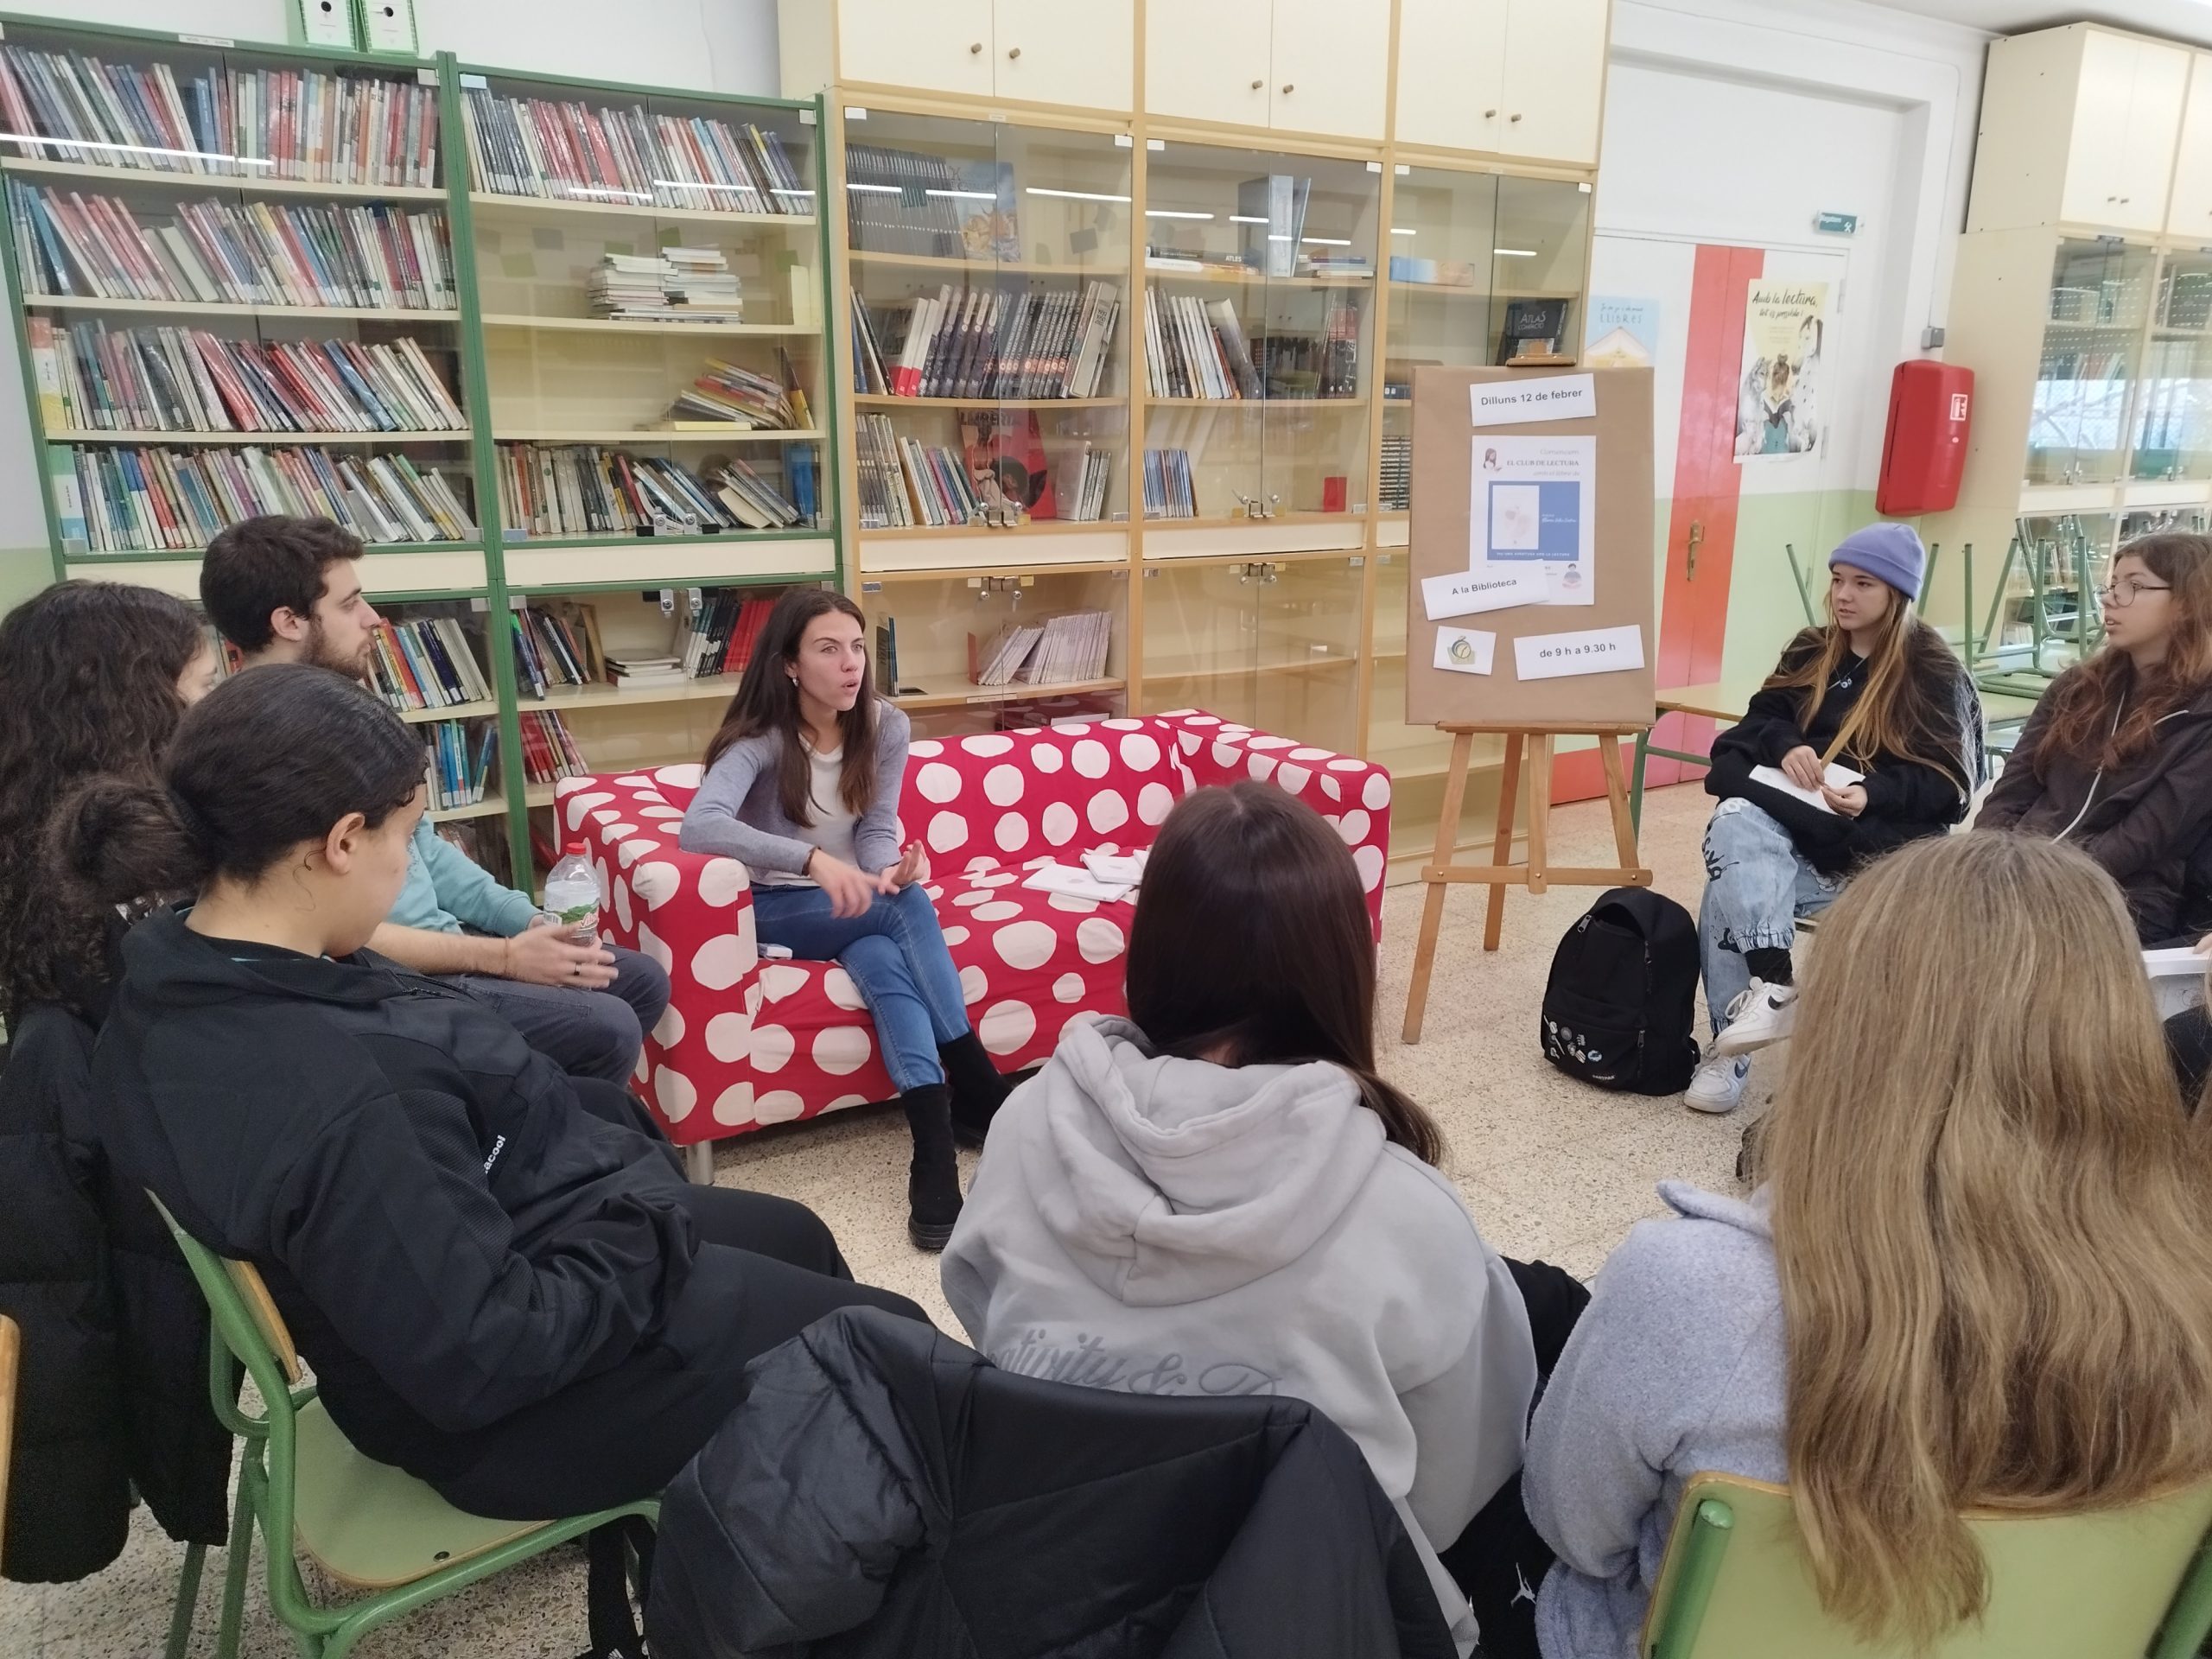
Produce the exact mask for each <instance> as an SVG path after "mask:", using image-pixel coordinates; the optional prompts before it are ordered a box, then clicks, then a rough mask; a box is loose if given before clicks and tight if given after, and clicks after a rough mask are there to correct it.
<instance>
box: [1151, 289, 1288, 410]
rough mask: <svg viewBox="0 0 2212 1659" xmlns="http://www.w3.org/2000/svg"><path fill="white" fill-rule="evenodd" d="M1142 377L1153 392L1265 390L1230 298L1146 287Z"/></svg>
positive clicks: (1247, 393)
mask: <svg viewBox="0 0 2212 1659" xmlns="http://www.w3.org/2000/svg"><path fill="white" fill-rule="evenodd" d="M1144 327H1145V354H1144V361H1145V381H1146V385H1147V390H1148V391H1150V392H1151V395H1152V396H1154V397H1204V398H1209V399H1219V400H1227V399H1232V398H1240V397H1261V396H1262V395H1263V393H1262V389H1261V384H1260V376H1259V372H1258V371H1257V369H1256V368H1255V366H1254V365H1253V361H1252V353H1251V351H1250V349H1249V347H1248V346H1246V344H1245V340H1244V327H1243V322H1242V321H1240V320H1239V318H1238V317H1237V315H1236V306H1235V305H1234V304H1232V303H1231V302H1229V301H1228V300H1215V301H1213V302H1211V304H1209V303H1208V302H1205V301H1203V300H1199V299H1195V298H1193V297H1192V296H1189V295H1168V294H1162V293H1161V292H1160V289H1159V288H1158V286H1157V285H1147V288H1146V289H1145V291H1144Z"/></svg>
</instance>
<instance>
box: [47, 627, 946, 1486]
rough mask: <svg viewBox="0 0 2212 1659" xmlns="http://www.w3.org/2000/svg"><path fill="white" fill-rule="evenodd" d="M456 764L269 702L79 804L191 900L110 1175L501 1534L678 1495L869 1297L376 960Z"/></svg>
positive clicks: (124, 1090) (618, 1098)
mask: <svg viewBox="0 0 2212 1659" xmlns="http://www.w3.org/2000/svg"><path fill="white" fill-rule="evenodd" d="M423 793H424V791H423V753H422V749H421V747H420V745H419V744H418V743H417V742H416V739H415V736H414V734H412V733H411V732H410V731H409V730H408V728H407V727H406V726H405V724H404V723H403V722H402V721H400V719H399V717H398V716H397V715H395V714H394V713H393V712H392V711H391V709H387V708H385V706H384V705H383V704H382V703H381V702H378V700H377V699H376V698H375V697H374V696H372V695H371V694H370V693H369V692H368V691H367V690H365V688H363V687H362V686H361V685H360V684H359V683H357V682H354V681H352V680H350V679H347V678H346V677H341V676H340V675H337V674H334V673H332V672H330V671H327V670H323V669H320V668H313V667H309V666H307V665H305V664H279V665H277V666H273V667H269V668H263V669H257V670H255V671H253V672H251V673H248V674H241V675H238V676H236V677H233V678H232V679H231V680H229V681H226V683H224V684H223V685H221V686H219V687H218V688H217V689H216V690H214V691H213V692H212V693H211V694H210V695H209V696H207V698H205V699H204V700H203V701H202V702H200V704H199V705H198V706H196V707H195V708H194V709H193V710H192V712H191V713H190V714H189V715H187V716H186V717H185V719H184V720H183V721H182V722H181V724H180V725H179V727H178V728H177V733H176V737H175V741H174V742H173V743H172V744H171V746H170V748H169V752H168V758H167V760H166V761H165V763H164V765H163V768H162V776H161V778H160V779H159V780H158V781H156V782H147V781H144V780H127V779H99V780H95V781H93V782H92V783H89V784H86V785H84V786H83V788H82V789H80V790H79V791H78V793H77V794H76V795H75V796H74V797H73V798H71V799H70V800H69V801H67V802H66V803H65V804H63V805H62V807H61V809H60V820H59V823H58V824H57V830H56V834H57V844H58V846H59V847H60V850H61V862H62V865H63V872H64V874H65V875H66V877H67V879H69V880H73V881H74V882H77V883H79V884H81V886H82V887H83V888H84V889H85V891H86V893H87V895H88V896H89V897H91V898H93V899H98V900H100V901H106V900H108V899H111V898H113V897H114V896H116V895H118V894H130V893H149V892H175V891H186V892H190V893H194V894H195V895H196V897H195V898H194V900H193V901H192V902H189V903H188V904H186V905H183V906H179V907H176V908H174V909H168V910H162V911H159V912H156V913H155V914H153V915H151V916H149V917H148V918H146V919H145V920H144V921H143V922H141V923H140V924H139V925H137V927H135V928H134V929H132V930H131V931H130V935H129V936H128V938H126V939H125V941H124V963H125V969H124V977H123V980H122V982H121V983H120V984H119V985H118V987H117V988H116V993H115V996H114V1001H113V1006H112V1008H111V1013H110V1014H109V1017H108V1020H107V1023H106V1025H105V1027H103V1028H102V1030H101V1033H100V1035H99V1041H98V1043H97V1045H96V1046H95V1047H94V1050H93V1054H92V1082H93V1086H94V1090H95V1092H96V1094H97V1096H98V1097H99V1099H100V1101H101V1103H102V1106H103V1109H104V1112H105V1119H106V1129H107V1134H108V1139H109V1152H110V1155H111V1157H112V1158H113V1159H114V1160H115V1161H116V1162H117V1164H118V1166H119V1167H120V1168H121V1169H122V1170H123V1171H124V1173H125V1174H127V1175H128V1176H129V1177H130V1179H132V1180H134V1181H135V1182H136V1183H137V1185H140V1186H142V1187H144V1188H148V1189H150V1190H151V1191H152V1192H154V1193H155V1194H156V1196H157V1197H158V1198H160V1199H161V1200H162V1203H163V1204H165V1205H168V1208H169V1210H170V1211H171V1212H172V1213H174V1214H175V1217H177V1220H178V1221H179V1223H180V1224H181V1225H182V1226H183V1227H184V1229H185V1230H186V1231H187V1232H188V1233H190V1234H191V1235H192V1236H194V1238H196V1239H198V1240H199V1241H200V1243H202V1244H205V1245H206V1246H207V1247H208V1248H209V1249H213V1250H215V1251H217V1252H219V1253H220V1254H222V1255H226V1256H232V1257H236V1258H239V1259H242V1260H245V1261H246V1262H251V1263H252V1264H253V1265H254V1266H255V1267H256V1268H259V1269H260V1271H261V1273H262V1274H263V1276H264V1278H265V1279H266V1280H267V1281H268V1284H269V1288H270V1294H272V1295H273V1296H274V1297H275V1298H276V1301H277V1307H278V1309H279V1310H280V1311H281V1312H282V1313H283V1316H284V1319H285V1320H286V1323H287V1324H288V1325H289V1327H290V1329H291V1332H292V1333H293V1335H294V1337H295V1338H296V1339H297V1341H298V1343H299V1346H300V1349H301V1351H302V1353H303V1354H305V1355H306V1356H307V1357H308V1362H309V1363H311V1364H312V1365H313V1366H314V1368H315V1376H316V1381H317V1383H318V1385H319V1386H320V1389H321V1398H322V1400H323V1402H325V1403H326V1404H327V1406H328V1408H329V1409H330V1414H331V1417H332V1419H333V1421H335V1422H336V1424H337V1425H338V1427H340V1429H341V1430H342V1431H343V1432H344V1433H345V1434H346V1437H347V1438H348V1439H349V1440H351V1441H352V1442H353V1444H354V1445H355V1446H358V1447H359V1449H360V1450H361V1451H362V1452H365V1453H366V1454H367V1455H368V1456H370V1457H372V1458H374V1459H377V1460H378V1461H379V1462H383V1463H389V1464H392V1465H396V1466H397V1467H399V1468H402V1469H404V1470H406V1471H408V1472H410V1474H413V1475H415V1476H416V1477H417V1478H421V1479H423V1480H426V1481H428V1482H429V1483H430V1484H432V1485H433V1486H435V1488H436V1489H437V1490H438V1491H440V1492H442V1493H443V1494H444V1496H445V1497H447V1498H448V1500H450V1501H451V1502H453V1503H455V1504H457V1505H459V1506H460V1507H461V1508H462V1509H465V1510H469V1511H471V1512H472V1513H474V1514H479V1515H488V1516H512V1517H517V1518H531V1519H540V1518H543V1517H545V1516H562V1515H571V1514H575V1513H578V1512H581V1511H584V1510H592V1509H596V1508H601V1507H604V1506H607V1505H611V1504H615V1503H625V1502H628V1501H631V1500H632V1499H635V1498H639V1497H646V1496H649V1495H651V1494H652V1493H655V1492H658V1491H659V1490H660V1488H661V1487H662V1486H663V1485H664V1484H665V1483H666V1482H667V1481H668V1480H669V1478H671V1477H672V1476H673V1475H674V1474H675V1472H676V1471H677V1469H679V1468H680V1467H682V1465H683V1463H684V1462H685V1461H686V1460H688V1459H690V1456H691V1454H692V1453H693V1452H696V1450H697V1449H698V1448H699V1446H702V1445H703V1444H704V1443H705V1441H706V1440H707V1438H708V1436H709V1434H711V1433H713V1432H714V1430H715V1428H716V1427H718V1426H719V1425H720V1423H721V1420H722V1418H723V1417H724V1416H726V1415H727V1414H728V1411H729V1409H730V1408H731V1407H732V1406H733V1405H734V1403H735V1402H736V1401H737V1399H738V1398H739V1396H740V1395H741V1392H742V1389H743V1383H742V1372H743V1369H744V1367H745V1365H746V1363H747V1362H748V1361H750V1360H751V1359H752V1358H753V1357H754V1356H755V1355H757V1354H759V1353H760V1352H762V1351H765V1350H766V1349H767V1348H770V1347H772V1346H773V1345H775V1344H777V1343H779V1342H780V1341H782V1340H784V1339H785V1338H788V1337H790V1336H791V1335H792V1334H793V1333H795V1332H798V1331H799V1330H801V1329H803V1328H804V1326H805V1325H809V1324H810V1323H811V1322H812V1321H813V1320H815V1319H818V1318H820V1317H821V1316H822V1315H823V1314H824V1313H829V1312H830V1311H832V1310H833V1309H835V1308H837V1307H841V1306H849V1305H853V1304H856V1303H861V1304H867V1305H870V1306H879V1307H883V1308H886V1309H887V1310H889V1311H891V1312H894V1313H899V1314H901V1315H904V1316H906V1317H910V1318H916V1319H918V1318H920V1317H922V1315H921V1313H920V1311H919V1310H918V1308H916V1307H915V1306H913V1304H912V1303H911V1302H908V1301H906V1300H905V1299H904V1298H902V1297H897V1296H893V1295H890V1294H887V1293H885V1292H880V1291H874V1290H870V1289H868V1288H866V1287H861V1286H856V1285H854V1284H853V1283H851V1282H850V1280H849V1275H848V1274H846V1272H845V1268H844V1263H843V1261H842V1257H841V1256H840V1255H838V1252H837V1249H836V1241H835V1240H834V1239H833V1238H832V1237H831V1236H830V1234H829V1230H828V1229H827V1228H826V1227H824V1226H823V1224H822V1223H821V1222H820V1221H819V1220H817V1218H816V1217H814V1216H813V1215H812V1214H811V1213H810V1211H807V1210H806V1209H804V1207H803V1206H801V1205H796V1204H791V1203H789V1202H788V1201H786V1200H784V1199H779V1198H767V1197H765V1196H762V1195H760V1194H755V1193H749V1192H736V1191H734V1190H731V1189H728V1188H720V1187H706V1186H695V1185H690V1184H689V1183H687V1182H686V1181H685V1180H684V1179H683V1175H682V1173H681V1172H680V1170H679V1169H678V1167H677V1160H676V1157H675V1155H674V1154H673V1152H672V1151H671V1149H670V1148H669V1147H667V1146H666V1145H665V1143H664V1142H662V1141H658V1139H657V1138H655V1137H654V1136H653V1135H652V1134H651V1133H650V1128H649V1125H648V1124H647V1123H646V1122H645V1119H644V1117H643V1116H642V1111H641V1109H639V1107H638V1105H637V1103H636V1102H635V1101H634V1100H632V1098H631V1097H630V1096H628V1095H627V1094H626V1093H625V1092H624V1091H623V1090H621V1089H620V1087H619V1086H618V1085H616V1084H611V1083H607V1082H604V1081H601V1080H600V1079H596V1078H576V1077H570V1076H569V1074H567V1073H566V1072H564V1071H562V1070H561V1069H560V1068H559V1067H558V1066H556V1065H554V1064H553V1063H552V1061H551V1060H550V1059H549V1058H546V1057H545V1056H544V1055H543V1054H541V1053H538V1052H537V1051H535V1050H534V1049H532V1048H531V1046H529V1045H528V1044H526V1043H525V1042H524V1040H523V1039H522V1038H521V1036H520V1035H519V1034H518V1033H517V1032H516V1030H515V1028H514V1027H512V1025H510V1024H509V1023H508V1022H507V1021H506V1020H504V1019H502V1018H500V1017H499V1014H496V1013H494V1012H493V1011H492V1010H491V1009H489V1008H487V1007H485V1006H484V1005H483V1004H482V1003H481V1002H480V1001H478V1000H476V999H475V998H474V997H473V996H470V995H467V993H465V992H463V991H461V990H458V989H456V988H453V987H450V986H448V985H447V984H445V983H444V982H442V981H440V980H437V979H433V978H426V977H423V976H420V975H416V974H413V973H410V972H408V971H407V970H406V969H404V968H402V967H400V966H399V965H398V964H397V963H392V962H391V961H389V960H387V959H385V958H383V957H379V956H378V955H377V954H376V953H375V952H374V951H372V950H369V949H367V948H365V947H366V946H367V944H368V943H369V941H370V940H371V939H372V938H373V937H375V936H376V935H377V933H378V931H380V929H381V928H382V926H383V923H384V918H385V916H386V915H387V914H389V913H390V911H391V904H392V900H393V899H394V898H395V897H396V896H397V893H398V892H399V890H400V887H402V886H403V885H404V883H405V881H406V880H407V879H408V868H409V847H410V843H411V841H412V837H413V834H414V829H415V824H416V821H417V819H418V818H419V817H420V816H421V814H422V811H423Z"/></svg>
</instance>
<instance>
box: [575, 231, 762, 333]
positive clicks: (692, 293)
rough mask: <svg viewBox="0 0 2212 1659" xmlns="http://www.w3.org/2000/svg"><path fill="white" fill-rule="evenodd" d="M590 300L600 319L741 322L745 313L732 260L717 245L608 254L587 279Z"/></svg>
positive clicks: (594, 313) (587, 293) (586, 298)
mask: <svg viewBox="0 0 2212 1659" xmlns="http://www.w3.org/2000/svg"><path fill="white" fill-rule="evenodd" d="M584 298H585V300H586V302H588V304H589V305H590V307H591V310H592V315H594V316H595V317H618V318H628V319H633V320H645V319H652V320H657V321H677V322H736V321H741V318H742V317H743V315H744V311H745V302H744V300H743V299H742V298H741V296H740V295H739V293H738V289H737V277H736V276H735V274H734V272H732V271H731V270H730V268H729V261H728V259H726V258H724V257H722V255H721V252H720V251H719V250H717V249H714V248H663V249H662V250H661V251H660V252H659V253H658V254H652V255H646V254H630V253H610V254H606V255H603V256H602V257H601V259H600V262H599V267H598V269H597V270H594V271H593V272H592V273H591V274H590V275H589V276H588V277H585V279H584Z"/></svg>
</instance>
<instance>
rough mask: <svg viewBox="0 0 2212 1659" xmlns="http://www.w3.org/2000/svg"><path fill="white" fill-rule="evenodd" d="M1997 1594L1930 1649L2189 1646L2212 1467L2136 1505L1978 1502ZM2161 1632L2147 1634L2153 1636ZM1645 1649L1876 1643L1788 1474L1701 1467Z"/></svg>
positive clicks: (1855, 1653) (2029, 1651) (1973, 1654)
mask: <svg viewBox="0 0 2212 1659" xmlns="http://www.w3.org/2000/svg"><path fill="white" fill-rule="evenodd" d="M1967 1524H1968V1525H1969V1526H1970V1527H1971V1528H1972V1529H1973V1532H1974V1541H1975V1542H1976V1543H1977V1544H1979V1545H1980V1547H1981V1551H1982V1555H1983V1559H1984V1560H1986V1561H1987V1563H1988V1567H1989V1603H1988V1606H1987V1608H1986V1611H1985V1612H1984V1614H1983V1617H1982V1618H1981V1619H1980V1621H1979V1622H1978V1623H1974V1624H1966V1625H1962V1626H1961V1627H1960V1628H1959V1629H1957V1630H1954V1631H1952V1632H1951V1633H1950V1634H1949V1635H1948V1636H1946V1637H1943V1638H1942V1640H1940V1641H1938V1642H1937V1643H1936V1644H1935V1646H1934V1647H1932V1648H1930V1649H1929V1650H1928V1652H1927V1653H1926V1654H1924V1655H1923V1656H1920V1659H2145V1655H2149V1656H2152V1659H2191V1656H2194V1655H2195V1654H2196V1651H2197V1648H2198V1646H2199V1644H2200V1643H2201V1642H2202V1639H2203V1637H2204V1635H2205V1631H2206V1628H2207V1626H2208V1625H2212V1558H2208V1557H2207V1555H2206V1554H2205V1550H2204V1545H2205V1541H2206V1533H2207V1531H2208V1529H2212V1480H2204V1481H2200V1482H2198V1483H2197V1484H2195V1485H2193V1486H2188V1487H2184V1488H2183V1489H2182V1490H2180V1491H2176V1492H2172V1493H2169V1494H2166V1495H2164V1496H2162V1497H2156V1498H2152V1499H2148V1500H2146V1501H2145V1502H2142V1503H2133V1504H2130V1505H2128V1506H2127V1507H2126V1508H2125V1509H2116V1510H2094V1511H2090V1512H2087V1513H2082V1514H2074V1515H2018V1514H2012V1513H2008V1512H2006V1511H2005V1510H1974V1511H1972V1512H1971V1513H1970V1514H1969V1515H1968V1516H1967ZM2154 1637H2155V1638H2157V1644H2156V1645H2155V1646H2153V1645H2152V1643H2153V1638H2154ZM1639 1652H1640V1653H1641V1654H1642V1656H1643V1659H1771V1656H1773V1655H1775V1654H1779V1653H1786V1654H1788V1655H1789V1656H1790V1659H1875V1656H1888V1655H1891V1654H1895V1655H1897V1656H1900V1659H1902V1656H1904V1655H1906V1654H1907V1653H1908V1652H1909V1649H1904V1648H1903V1647H1897V1648H1877V1647H1870V1646H1868V1645H1866V1643H1862V1642H1860V1641H1859V1638H1858V1637H1856V1636H1854V1635H1853V1633H1852V1632H1851V1631H1850V1630H1847V1629H1845V1628H1844V1627H1843V1626H1841V1625H1840V1624H1836V1623H1834V1621H1832V1620H1830V1619H1829V1618H1827V1615H1826V1614H1825V1613H1824V1612H1822V1611H1821V1604H1820V1598H1819V1596H1818V1594H1817V1593H1816V1592H1815V1589H1814V1586H1813V1579H1812V1573H1811V1572H1810V1570H1809V1569H1808V1567H1807V1565H1806V1561H1805V1554H1804V1551H1803V1548H1802V1546H1801V1544H1800V1542H1799V1538H1798V1533H1797V1522H1796V1516H1795V1514H1794V1512H1793V1511H1792V1510H1791V1509H1790V1504H1789V1489H1788V1488H1787V1487H1783V1486H1776V1485H1771V1484H1768V1483H1766V1482H1764V1481H1754V1480H1744V1479H1740V1478H1737V1477H1735V1476H1732V1475H1716V1474H1700V1475H1694V1476H1693V1477H1691V1479H1690V1482H1689V1485H1688V1488H1687V1489H1686V1490H1685V1491H1684V1492H1683V1494H1682V1503H1681V1509H1680V1510H1679V1511H1678V1512H1677V1513H1676V1516H1675V1530H1674V1534H1673V1536H1672V1537H1671V1538H1670V1539H1669V1541H1668V1545H1667V1558H1666V1561H1665V1563H1664V1565H1663V1566H1662V1568H1661V1570H1660V1575H1659V1584H1658V1587H1657V1589H1656V1592H1655V1593H1654V1594H1653V1596H1652V1599H1651V1608H1650V1611H1649V1614H1648V1616H1647V1617H1646V1618H1645V1619H1644V1624H1643V1642H1642V1643H1641V1646H1640V1648H1639Z"/></svg>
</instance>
